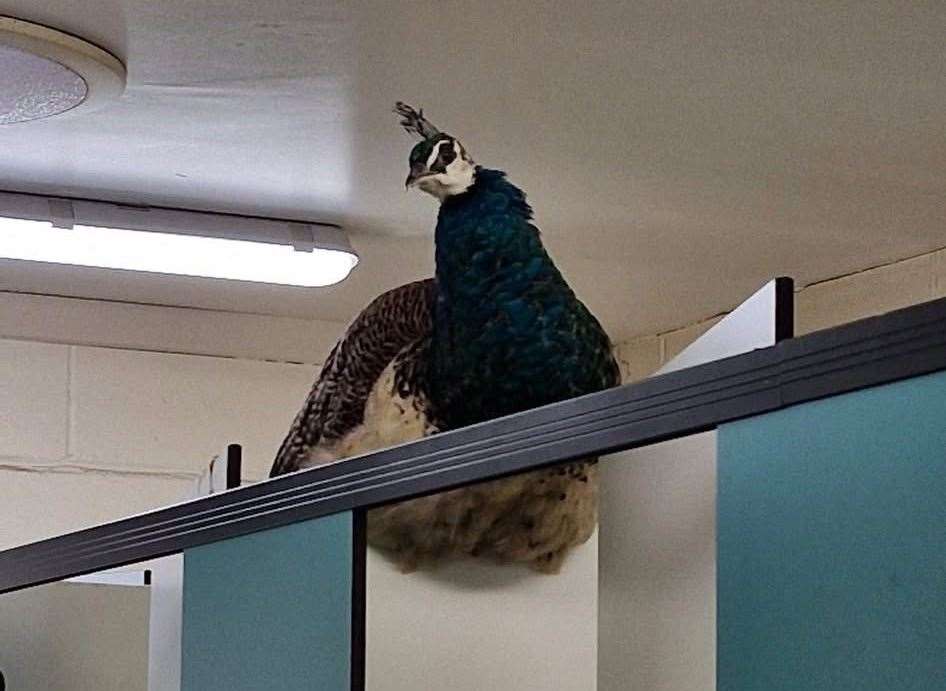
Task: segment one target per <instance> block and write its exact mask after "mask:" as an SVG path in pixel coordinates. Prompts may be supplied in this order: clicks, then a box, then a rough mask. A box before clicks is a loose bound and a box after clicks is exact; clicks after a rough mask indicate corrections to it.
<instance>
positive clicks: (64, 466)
mask: <svg viewBox="0 0 946 691" xmlns="http://www.w3.org/2000/svg"><path fill="white" fill-rule="evenodd" d="M0 470H6V471H10V472H19V473H52V474H66V475H114V476H121V477H125V476H141V477H155V478H161V479H177V480H197V479H199V478H200V473H197V472H193V471H188V470H172V469H170V468H122V467H117V466H104V465H94V464H88V463H73V462H69V461H60V462H55V461H54V462H36V461H35V460H31V459H26V458H23V459H21V458H15V457H13V458H11V457H6V458H3V459H0Z"/></svg>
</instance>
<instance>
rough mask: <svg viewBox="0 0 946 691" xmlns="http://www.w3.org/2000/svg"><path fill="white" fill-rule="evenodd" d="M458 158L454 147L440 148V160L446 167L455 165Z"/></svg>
mask: <svg viewBox="0 0 946 691" xmlns="http://www.w3.org/2000/svg"><path fill="white" fill-rule="evenodd" d="M456 157H457V154H456V152H455V151H454V150H453V147H452V146H442V147H440V160H441V161H442V162H443V164H444V165H445V166H448V165H450V164H451V163H453V159H455V158H456Z"/></svg>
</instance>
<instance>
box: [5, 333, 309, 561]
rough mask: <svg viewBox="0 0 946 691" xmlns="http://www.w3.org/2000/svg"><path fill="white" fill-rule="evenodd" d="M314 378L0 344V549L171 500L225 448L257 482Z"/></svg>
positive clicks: (93, 350) (201, 360)
mask: <svg viewBox="0 0 946 691" xmlns="http://www.w3.org/2000/svg"><path fill="white" fill-rule="evenodd" d="M167 328H169V329H173V328H175V327H174V325H173V324H168V327H167ZM317 371H318V367H317V366H315V365H301V364H291V363H279V362H262V361H258V360H245V359H237V358H229V357H211V356H202V355H181V354H172V353H159V352H144V351H139V350H124V349H119V348H98V347H87V346H74V345H53V344H48V343H36V342H30V341H13V340H2V339H0V549H3V548H7V547H11V546H15V545H18V544H23V543H26V542H31V541H33V540H39V539H42V538H46V537H50V536H52V535H56V534H59V533H63V532H67V531H70V530H75V529H79V528H83V527H87V526H90V525H95V524H98V523H102V522H105V521H110V520H115V519H118V518H122V517H123V516H127V515H131V514H135V513H140V512H143V511H147V510H149V509H153V508H156V507H160V506H164V505H167V504H170V503H175V502H177V501H180V500H181V499H182V498H183V497H185V496H187V495H189V494H190V492H191V491H192V487H193V485H194V481H195V479H196V478H197V476H198V475H199V474H200V473H201V472H202V471H203V469H204V468H205V467H206V464H207V463H208V462H209V460H210V458H211V457H212V456H213V455H214V454H217V453H219V452H221V451H222V450H223V449H224V447H225V446H226V445H227V444H229V443H239V444H242V445H243V447H244V466H243V475H244V478H245V479H246V480H249V481H256V480H260V479H262V478H264V477H265V476H266V475H267V473H268V471H269V465H270V463H271V462H272V459H273V456H274V454H275V453H276V450H277V449H278V447H279V444H280V442H281V441H282V438H283V436H284V435H285V433H286V430H287V429H288V428H289V425H290V423H291V421H292V419H293V417H294V416H295V414H296V411H298V409H299V407H300V406H301V404H302V401H303V400H304V398H305V396H306V394H307V393H308V391H309V388H310V387H311V385H312V381H313V379H314V377H315V376H316V373H317Z"/></svg>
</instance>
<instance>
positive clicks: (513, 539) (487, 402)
mask: <svg viewBox="0 0 946 691" xmlns="http://www.w3.org/2000/svg"><path fill="white" fill-rule="evenodd" d="M395 111H396V112H397V113H398V114H399V115H400V116H401V117H402V121H401V124H402V125H403V126H404V128H405V129H407V130H408V131H409V132H412V133H414V134H417V135H419V136H420V137H421V139H422V141H421V142H420V143H419V144H417V145H416V146H415V147H414V148H413V150H412V151H411V153H410V174H409V175H408V177H407V182H406V184H407V186H408V187H417V188H420V189H421V190H423V191H425V192H428V193H429V194H431V195H433V196H435V197H436V198H437V199H439V200H440V212H439V215H438V218H437V227H436V233H435V243H436V276H435V278H434V279H432V280H431V279H428V280H425V281H418V282H415V283H410V284H407V285H405V286H402V287H400V288H395V289H394V290H391V291H389V292H387V293H384V294H383V295H381V296H380V297H378V298H377V299H375V300H374V302H372V303H371V304H370V305H369V306H368V307H367V308H366V309H365V310H364V311H363V312H362V313H361V314H360V315H358V317H357V318H356V319H355V321H354V322H353V323H352V324H351V326H350V327H349V328H348V330H347V332H346V333H345V335H344V336H343V337H342V338H341V340H340V341H339V342H338V343H337V344H336V346H335V348H334V349H333V351H332V353H331V354H330V355H329V357H328V360H327V361H326V363H325V365H324V367H323V369H322V372H321V374H320V375H319V377H318V379H317V381H316V382H315V385H314V387H313V389H312V391H311V392H310V394H309V396H308V398H307V399H306V401H305V405H304V406H303V408H302V410H301V411H300V412H299V414H298V416H297V417H296V419H295V421H294V422H293V424H292V427H291V429H290V430H289V434H288V435H287V437H286V439H285V441H284V442H283V444H282V447H281V448H280V450H279V453H278V455H277V457H276V460H275V462H274V463H273V467H272V471H271V473H270V475H271V476H275V475H279V474H282V473H287V472H291V471H294V470H298V469H300V468H305V467H310V466H313V465H319V464H322V463H326V462H329V461H334V460H337V459H340V458H345V457H349V456H353V455H357V454H361V453H365V452H368V451H371V450H373V449H378V448H382V447H385V446H391V445H394V444H398V443H402V442H405V441H409V440H414V439H418V438H420V437H423V436H427V435H430V434H434V433H436V432H437V431H442V430H449V429H456V428H459V427H463V426H465V425H470V424H473V423H477V422H482V421H484V420H489V419H491V418H496V417H500V416H503V415H508V414H511V413H515V412H518V411H522V410H527V409H529V408H534V407H537V406H541V405H545V404H548V403H553V402H556V401H561V400H564V399H567V398H572V397H575V396H580V395H582V394H587V393H591V392H594V391H599V390H602V389H606V388H608V387H612V386H615V385H617V384H618V383H619V379H620V375H619V370H618V367H617V364H616V362H615V360H614V357H613V355H612V349H611V343H610V341H609V339H608V336H607V334H606V333H605V332H604V330H603V329H602V327H601V325H600V324H599V323H598V321H597V320H596V319H595V317H594V316H593V315H592V314H591V313H590V312H589V311H588V309H587V308H586V307H585V306H584V305H583V304H582V303H581V301H580V300H579V299H578V298H577V297H576V296H575V294H574V292H573V291H572V290H571V288H569V286H568V284H567V283H566V282H565V279H564V278H562V275H561V274H560V273H559V271H558V269H557V268H556V267H555V264H554V263H553V262H552V260H551V258H550V257H549V255H548V254H547V253H546V251H545V249H544V248H543V246H542V242H541V240H540V238H539V231H538V230H537V229H536V227H535V226H534V225H533V224H532V223H531V218H532V209H531V208H530V206H529V205H528V204H527V203H526V199H525V195H524V194H523V193H522V191H520V190H519V189H518V188H517V187H515V186H514V185H512V184H511V183H510V182H509V181H508V180H507V179H506V175H505V174H504V173H503V172H501V171H498V170H490V169H487V168H482V167H480V166H478V165H476V164H475V163H474V162H473V160H472V158H470V155H469V154H468V153H467V151H466V149H465V148H464V147H463V145H462V144H460V142H459V141H457V140H456V139H455V138H454V137H452V136H450V135H448V134H446V133H442V132H440V131H439V130H438V129H437V128H435V127H434V126H433V125H432V124H431V123H430V122H429V121H428V120H427V119H426V118H425V117H424V116H423V112H422V111H415V110H414V109H413V108H411V107H410V106H407V105H405V104H403V103H398V104H397V106H396V108H395ZM596 516H597V473H596V466H595V463H594V460H593V459H591V460H588V461H582V462H576V463H572V464H569V465H566V466H560V467H557V468H552V469H542V470H538V471H532V472H529V473H525V474H522V475H517V476H514V477H508V478H504V479H500V480H494V481H489V482H484V483H481V484H477V485H474V486H469V487H463V488H460V489H455V490H450V491H446V492H443V493H440V494H435V495H430V496H425V497H420V498H418V499H412V500H409V501H405V502H402V503H400V504H394V505H390V506H386V507H381V508H377V509H374V510H372V511H371V512H369V515H368V541H369V543H370V544H372V545H374V546H376V547H379V548H382V549H383V550H385V551H387V552H389V553H390V554H391V555H392V556H393V558H394V559H395V560H396V561H397V562H398V563H399V565H400V566H401V568H402V569H404V570H406V571H409V570H412V569H414V568H416V567H418V566H421V565H425V564H430V563H433V562H435V561H437V560H438V559H441V558H444V557H449V556H455V555H464V554H465V555H473V556H481V557H485V558H488V559H492V560H495V561H499V562H527V563H529V564H530V565H531V566H533V567H534V568H536V569H537V570H540V571H543V572H552V573H554V572H556V571H558V569H559V567H560V565H561V563H562V560H563V559H564V556H565V554H566V553H567V551H568V549H569V548H570V547H573V546H575V545H578V544H581V543H583V542H585V541H586V540H587V539H588V538H589V537H590V536H591V534H592V532H593V531H594V526H595V521H596Z"/></svg>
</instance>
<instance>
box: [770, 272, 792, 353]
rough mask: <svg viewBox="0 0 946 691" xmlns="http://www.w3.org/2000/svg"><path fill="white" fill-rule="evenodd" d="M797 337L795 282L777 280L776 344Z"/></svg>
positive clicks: (784, 278)
mask: <svg viewBox="0 0 946 691" xmlns="http://www.w3.org/2000/svg"><path fill="white" fill-rule="evenodd" d="M794 337H795V281H793V280H792V279H791V278H787V277H785V276H780V277H779V278H776V279H775V342H776V343H779V342H780V341H785V340H788V339H789V338H794Z"/></svg>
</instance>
